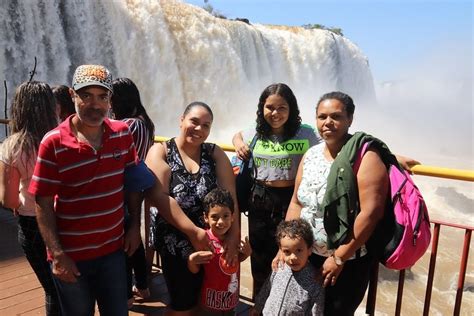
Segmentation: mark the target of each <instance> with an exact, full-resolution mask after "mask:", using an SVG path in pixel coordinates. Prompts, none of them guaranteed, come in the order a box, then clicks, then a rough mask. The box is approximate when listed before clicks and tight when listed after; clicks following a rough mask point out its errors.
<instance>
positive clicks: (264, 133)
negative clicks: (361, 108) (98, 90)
mask: <svg viewBox="0 0 474 316" xmlns="http://www.w3.org/2000/svg"><path fill="white" fill-rule="evenodd" d="M256 123H257V124H256V127H255V128H251V129H247V130H245V131H243V132H238V133H237V134H235V135H234V137H233V139H232V143H233V144H234V147H235V150H236V153H237V156H238V157H239V158H240V159H242V160H247V159H248V158H249V156H250V149H249V144H250V143H251V142H252V139H253V138H254V137H256V138H257V141H256V143H255V147H254V148H253V150H252V155H253V159H254V163H255V165H256V168H257V177H256V183H255V186H254V189H253V192H252V194H251V197H250V201H249V202H250V207H249V211H248V225H249V237H250V244H251V246H252V255H251V267H252V277H253V281H254V285H253V296H254V297H255V296H256V295H257V293H258V292H259V291H260V288H261V287H262V285H263V283H264V282H265V280H266V279H267V278H268V276H269V275H270V273H271V263H272V260H273V258H274V257H275V255H276V253H277V252H278V245H277V243H276V242H275V232H276V228H277V226H278V224H279V223H280V221H282V220H283V219H284V218H285V215H286V210H287V208H288V205H289V204H290V200H291V196H292V194H293V188H294V184H295V177H296V171H297V169H298V164H299V162H300V160H301V158H302V157H303V154H304V153H305V152H306V151H307V150H308V149H309V148H310V147H311V146H313V145H315V144H318V143H319V142H320V138H319V136H318V135H317V134H316V133H315V131H314V129H313V128H312V127H310V126H308V125H305V124H301V117H300V111H299V108H298V102H297V100H296V97H295V95H294V94H293V91H292V90H291V89H290V87H288V86H287V85H286V84H284V83H275V84H271V85H269V86H268V87H266V88H265V89H264V90H263V92H262V94H261V95H260V98H259V101H258V105H257V119H256Z"/></svg>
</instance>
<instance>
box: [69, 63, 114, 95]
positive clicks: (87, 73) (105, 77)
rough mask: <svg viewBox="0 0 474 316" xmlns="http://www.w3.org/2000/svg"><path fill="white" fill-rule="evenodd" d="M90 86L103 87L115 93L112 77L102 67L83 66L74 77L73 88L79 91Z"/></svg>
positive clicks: (77, 69)
mask: <svg viewBox="0 0 474 316" xmlns="http://www.w3.org/2000/svg"><path fill="white" fill-rule="evenodd" d="M88 86H101V87H104V88H106V89H107V90H109V91H110V92H113V91H114V90H113V87H112V75H111V74H110V71H109V70H108V69H107V68H105V67H104V66H102V65H81V66H79V67H77V68H76V71H75V72H74V76H73V77H72V88H73V89H74V90H76V91H77V90H79V89H82V88H84V87H88Z"/></svg>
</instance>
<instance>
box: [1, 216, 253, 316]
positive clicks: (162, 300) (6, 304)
mask: <svg viewBox="0 0 474 316" xmlns="http://www.w3.org/2000/svg"><path fill="white" fill-rule="evenodd" d="M16 234H17V228H16V218H15V217H13V215H12V214H11V212H9V211H6V210H4V209H1V208H0V315H2V316H13V315H24V316H27V315H44V314H45V312H44V292H43V289H42V287H41V285H40V284H39V282H38V280H37V278H36V275H35V274H34V273H33V270H32V269H31V267H30V266H29V264H28V262H27V261H26V259H25V257H24V255H23V252H22V250H21V248H20V246H19V245H18V242H17V238H16ZM150 291H151V294H152V295H151V298H150V299H147V300H140V299H137V300H136V302H135V304H134V306H133V308H132V309H131V310H130V313H129V314H130V315H149V316H155V315H163V312H164V310H165V308H166V304H167V303H168V292H167V289H166V285H165V283H164V279H163V276H162V274H161V273H160V271H159V269H158V268H156V267H154V269H153V277H152V279H151V284H150ZM249 307H250V306H249V305H247V304H245V302H243V301H242V302H241V303H240V304H239V306H238V307H237V315H246V314H247V312H248V309H249ZM96 314H97V315H98V313H96Z"/></svg>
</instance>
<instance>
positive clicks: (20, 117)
mask: <svg viewBox="0 0 474 316" xmlns="http://www.w3.org/2000/svg"><path fill="white" fill-rule="evenodd" d="M55 106H56V103H55V101H54V97H53V93H52V91H51V88H50V87H49V85H48V84H46V83H42V82H37V81H31V82H25V83H22V84H21V85H20V86H19V87H18V88H17V89H16V92H15V97H14V99H13V103H12V106H11V108H10V111H11V114H10V117H11V119H10V131H11V136H10V137H8V138H7V139H5V140H4V141H3V143H2V144H1V148H0V204H1V205H2V207H5V208H9V209H12V210H13V212H14V213H15V215H17V216H18V242H19V243H20V245H21V247H22V249H23V252H24V253H25V256H26V259H27V260H28V262H29V264H30V266H31V268H32V269H33V271H34V272H35V274H36V277H37V278H38V280H39V281H40V283H41V286H42V287H43V289H44V291H45V308H46V313H45V314H46V315H48V316H51V315H60V305H59V299H58V295H57V292H56V288H55V287H54V282H53V278H52V275H51V270H50V268H49V263H48V261H47V258H46V246H45V244H44V241H43V238H42V237H41V234H40V231H39V229H38V223H37V221H36V213H35V198H34V196H33V195H31V194H30V193H29V192H28V186H29V184H30V180H31V177H32V175H33V169H34V167H35V161H36V157H37V152H38V147H39V144H40V141H41V139H42V138H43V136H44V135H45V134H46V133H47V132H48V131H49V130H51V129H53V128H54V127H56V125H57V117H56V111H55Z"/></svg>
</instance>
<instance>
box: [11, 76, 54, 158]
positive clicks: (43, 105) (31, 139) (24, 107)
mask: <svg viewBox="0 0 474 316" xmlns="http://www.w3.org/2000/svg"><path fill="white" fill-rule="evenodd" d="M57 125H58V118H57V116H56V101H55V99H54V95H53V92H52V90H51V88H50V86H49V85H48V84H47V83H44V82H38V81H30V82H24V83H22V84H21V85H19V86H18V87H17V89H16V91H15V97H14V99H13V102H12V105H11V108H10V131H11V133H12V136H10V137H16V144H15V145H14V149H13V153H14V154H17V155H19V154H20V152H22V153H23V154H24V155H25V157H31V156H32V155H36V152H37V150H38V147H39V144H40V142H41V139H42V138H43V136H44V135H45V134H46V133H47V132H48V131H50V130H52V129H53V128H55V127H56V126H57Z"/></svg>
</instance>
